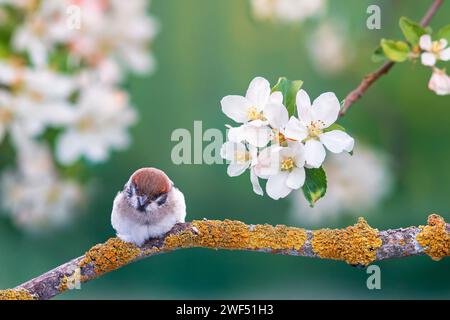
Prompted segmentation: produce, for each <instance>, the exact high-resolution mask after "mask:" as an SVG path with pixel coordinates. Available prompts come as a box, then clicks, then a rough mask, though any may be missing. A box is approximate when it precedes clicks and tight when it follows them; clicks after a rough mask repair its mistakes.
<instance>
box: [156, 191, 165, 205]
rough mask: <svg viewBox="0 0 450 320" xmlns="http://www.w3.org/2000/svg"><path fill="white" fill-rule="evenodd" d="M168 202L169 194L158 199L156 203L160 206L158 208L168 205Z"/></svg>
mask: <svg viewBox="0 0 450 320" xmlns="http://www.w3.org/2000/svg"><path fill="white" fill-rule="evenodd" d="M166 201H167V193H164V194H162V195H160V196H159V197H158V198H157V199H156V203H157V204H158V206H162V205H163V204H164V203H166Z"/></svg>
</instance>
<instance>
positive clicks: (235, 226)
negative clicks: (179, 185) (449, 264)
mask: <svg viewBox="0 0 450 320" xmlns="http://www.w3.org/2000/svg"><path fill="white" fill-rule="evenodd" d="M195 247H200V248H210V249H228V250H247V251H259V252H264V253H272V254H283V255H291V256H301V257H310V258H322V259H333V260H342V261H345V262H347V263H348V264H350V265H353V266H367V265H369V264H370V263H373V262H375V261H381V260H385V259H392V258H401V257H408V256H417V255H424V254H426V255H428V256H430V257H431V258H432V259H434V260H440V259H442V258H443V257H447V256H449V255H450V224H447V223H446V222H445V221H444V219H443V218H441V217H440V216H438V215H431V216H429V218H428V225H426V226H418V227H408V228H401V229H392V230H385V231H378V230H377V229H374V228H372V227H370V226H369V225H368V224H367V222H366V221H365V220H364V219H363V218H359V220H358V223H356V224H355V225H353V226H349V227H347V228H344V229H333V230H331V229H320V230H315V231H311V230H305V229H301V228H295V227H288V226H284V225H278V226H275V227H273V226H270V225H267V224H265V225H247V224H245V223H243V222H239V221H230V220H224V221H218V220H201V221H192V222H188V223H181V224H177V225H175V227H174V228H173V229H172V230H171V231H170V232H168V233H167V234H166V235H165V236H164V237H161V238H157V239H150V240H149V241H147V242H146V243H145V244H144V245H143V246H142V247H137V246H135V245H133V244H131V243H126V242H123V241H122V240H120V239H119V238H111V239H109V240H108V241H106V242H105V243H102V244H98V245H95V246H94V247H92V248H91V249H90V250H88V251H87V252H86V253H85V254H84V255H83V256H81V257H79V258H76V259H73V260H71V261H69V262H67V263H65V264H63V265H61V266H59V267H57V268H55V269H53V270H50V271H48V272H46V273H44V274H43V275H41V276H39V277H37V278H35V279H32V280H30V281H28V282H25V283H23V284H21V285H19V286H17V287H16V288H14V289H8V290H3V291H0V299H40V300H46V299H50V298H52V297H54V296H56V295H58V294H61V293H63V292H65V291H66V290H68V289H71V288H72V287H73V286H74V285H75V284H76V283H77V281H79V282H80V283H84V282H87V281H90V280H93V279H95V278H97V277H100V276H102V275H104V274H105V273H108V272H110V271H113V270H116V269H118V268H120V267H123V266H125V265H127V264H130V263H132V262H136V261H138V260H141V259H143V258H147V257H151V256H154V255H157V254H161V253H168V252H172V251H174V250H178V249H185V248H195Z"/></svg>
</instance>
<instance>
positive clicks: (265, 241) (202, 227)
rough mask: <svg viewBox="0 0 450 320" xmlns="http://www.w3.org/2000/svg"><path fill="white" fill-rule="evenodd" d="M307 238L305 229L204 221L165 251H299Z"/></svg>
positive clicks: (168, 242) (176, 236) (171, 238)
mask: <svg viewBox="0 0 450 320" xmlns="http://www.w3.org/2000/svg"><path fill="white" fill-rule="evenodd" d="M193 228H195V229H193ZM193 230H195V232H194V231H193ZM306 238H307V235H306V231H305V230H304V229H300V228H293V227H287V226H284V225H277V226H275V227H273V226H270V225H267V224H265V225H250V226H249V225H246V224H245V223H243V222H240V221H231V220H224V221H218V220H203V221H192V228H191V229H188V230H184V231H182V232H180V233H178V234H173V235H170V236H168V237H167V238H166V239H165V242H164V248H166V249H176V248H186V247H205V248H218V249H241V250H259V249H268V250H300V249H301V248H302V246H303V245H304V244H305V242H306Z"/></svg>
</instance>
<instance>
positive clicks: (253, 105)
mask: <svg viewBox="0 0 450 320" xmlns="http://www.w3.org/2000/svg"><path fill="white" fill-rule="evenodd" d="M221 105H222V111H223V113H225V114H226V115H227V116H228V117H229V118H231V119H232V120H234V121H236V122H237V123H242V124H243V125H242V127H240V129H239V133H240V134H241V135H242V140H247V141H248V142H249V143H250V144H252V145H254V146H257V147H264V146H266V145H267V144H268V143H269V141H270V140H271V138H272V130H271V129H270V128H269V127H268V126H269V125H271V126H272V127H275V128H276V127H278V126H279V125H280V123H282V122H283V121H284V120H283V118H286V119H287V118H288V113H287V110H286V107H285V106H284V105H283V95H282V94H281V92H273V93H272V92H271V89H270V83H269V82H268V81H267V80H266V79H264V78H261V77H256V78H255V79H253V80H252V82H251V83H250V86H249V88H248V90H247V93H246V95H245V96H238V95H230V96H226V97H224V98H223V99H222V100H221Z"/></svg>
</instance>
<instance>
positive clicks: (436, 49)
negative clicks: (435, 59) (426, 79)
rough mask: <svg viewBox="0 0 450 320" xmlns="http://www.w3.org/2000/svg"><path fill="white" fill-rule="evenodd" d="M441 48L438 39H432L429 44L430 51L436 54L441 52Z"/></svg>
mask: <svg viewBox="0 0 450 320" xmlns="http://www.w3.org/2000/svg"><path fill="white" fill-rule="evenodd" d="M442 49H443V48H442V46H441V43H440V42H439V41H433V44H432V45H431V52H433V53H435V54H437V53H439V52H441V50H442Z"/></svg>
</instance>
